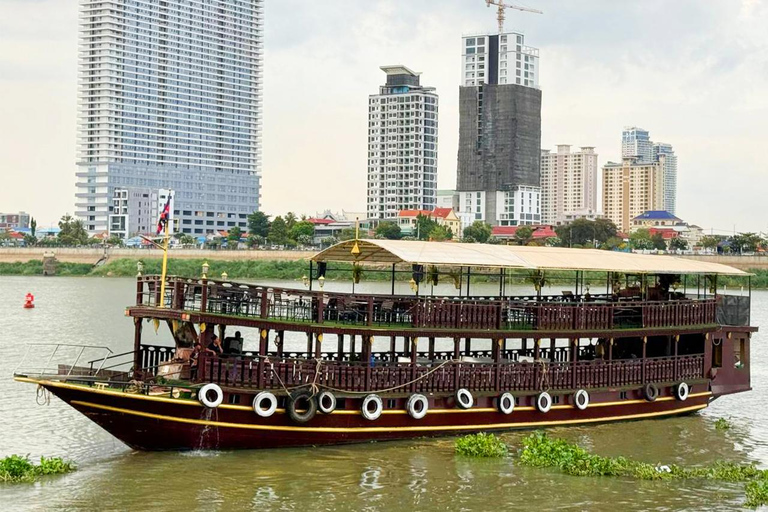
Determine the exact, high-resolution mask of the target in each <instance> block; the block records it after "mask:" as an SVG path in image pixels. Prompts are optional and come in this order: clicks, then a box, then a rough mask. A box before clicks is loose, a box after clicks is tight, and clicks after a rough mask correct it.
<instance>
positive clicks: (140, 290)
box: [136, 277, 144, 306]
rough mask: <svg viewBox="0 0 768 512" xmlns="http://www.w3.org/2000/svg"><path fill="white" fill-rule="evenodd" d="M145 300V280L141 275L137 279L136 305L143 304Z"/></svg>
mask: <svg viewBox="0 0 768 512" xmlns="http://www.w3.org/2000/svg"><path fill="white" fill-rule="evenodd" d="M143 302H144V281H143V280H142V278H141V277H139V278H137V279H136V305H137V306H141V305H142V304H143Z"/></svg>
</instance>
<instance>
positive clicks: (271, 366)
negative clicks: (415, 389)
mask: <svg viewBox="0 0 768 512" xmlns="http://www.w3.org/2000/svg"><path fill="white" fill-rule="evenodd" d="M264 362H265V363H267V364H269V369H270V370H271V371H272V373H273V374H274V375H275V377H277V381H278V382H279V383H280V386H281V387H282V388H283V390H284V391H285V392H286V393H287V394H288V395H289V396H290V394H291V390H296V389H301V388H306V387H309V388H310V389H311V390H312V396H315V395H316V394H317V392H318V391H319V390H320V389H321V388H322V389H327V390H329V391H336V392H337V393H345V394H348V395H368V394H371V393H386V392H389V391H395V390H397V389H401V388H404V387H407V386H410V385H412V384H414V383H416V382H419V381H420V380H423V379H426V378H427V377H429V376H430V375H432V374H433V373H435V372H436V371H438V370H439V369H440V368H442V367H443V366H445V365H447V364H449V363H461V362H462V361H461V360H459V359H448V360H446V361H443V362H442V363H440V364H439V365H437V366H435V367H434V368H432V369H431V370H429V371H428V372H427V373H425V374H424V375H421V376H419V377H416V378H415V379H413V380H410V381H408V382H406V383H404V384H400V385H399V386H393V387H391V388H386V389H376V390H368V391H350V390H348V389H340V388H334V387H332V386H327V385H325V384H318V383H317V380H318V377H319V375H320V367H321V366H322V364H323V361H322V360H318V361H317V366H316V367H315V376H314V379H313V380H312V382H311V383H308V384H299V385H298V386H291V387H287V386H286V385H285V383H284V382H283V379H281V378H280V375H279V374H278V373H277V372H276V371H275V365H274V364H273V363H272V361H270V360H269V357H265V358H264Z"/></svg>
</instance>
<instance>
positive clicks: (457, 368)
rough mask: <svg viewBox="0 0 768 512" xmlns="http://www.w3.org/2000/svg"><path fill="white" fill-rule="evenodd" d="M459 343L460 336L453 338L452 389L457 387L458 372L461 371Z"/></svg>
mask: <svg viewBox="0 0 768 512" xmlns="http://www.w3.org/2000/svg"><path fill="white" fill-rule="evenodd" d="M460 343H461V338H453V360H454V361H455V362H454V363H453V365H454V366H453V391H457V390H458V389H459V372H461V363H459V360H460V357H461V351H460V347H459V344H460Z"/></svg>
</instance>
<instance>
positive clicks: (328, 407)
mask: <svg viewBox="0 0 768 512" xmlns="http://www.w3.org/2000/svg"><path fill="white" fill-rule="evenodd" d="M317 408H318V409H320V412H321V413H323V414H331V413H332V412H333V411H335V410H336V395H334V394H333V393H331V392H330V391H323V392H321V393H320V394H319V395H317Z"/></svg>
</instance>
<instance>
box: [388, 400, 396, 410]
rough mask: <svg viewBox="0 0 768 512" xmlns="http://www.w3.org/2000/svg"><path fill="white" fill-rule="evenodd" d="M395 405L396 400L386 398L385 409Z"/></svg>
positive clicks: (392, 407)
mask: <svg viewBox="0 0 768 512" xmlns="http://www.w3.org/2000/svg"><path fill="white" fill-rule="evenodd" d="M396 406H397V402H396V401H395V399H394V398H390V399H389V400H387V409H394V408H395V407H396Z"/></svg>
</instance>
